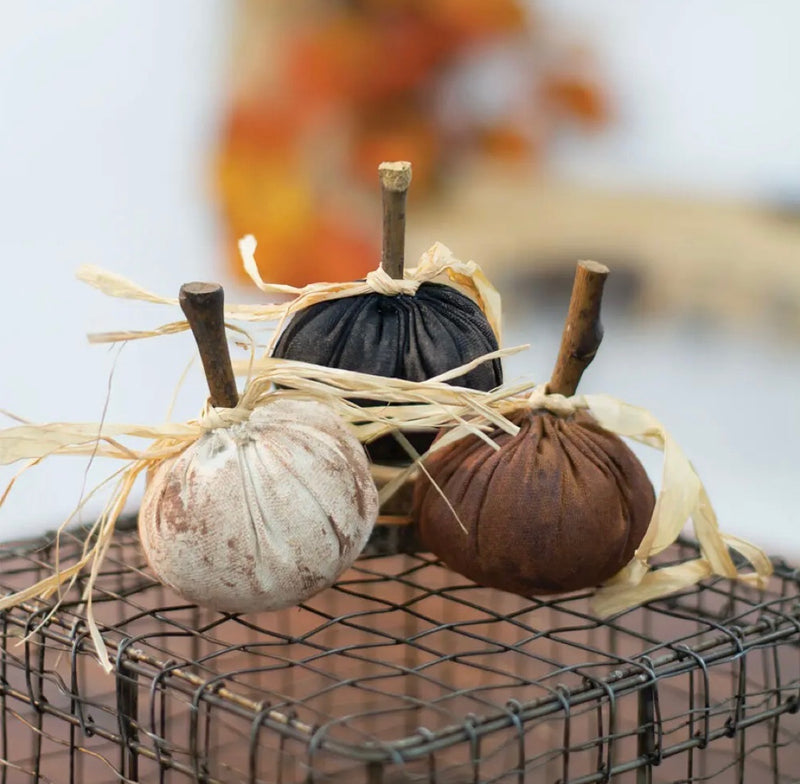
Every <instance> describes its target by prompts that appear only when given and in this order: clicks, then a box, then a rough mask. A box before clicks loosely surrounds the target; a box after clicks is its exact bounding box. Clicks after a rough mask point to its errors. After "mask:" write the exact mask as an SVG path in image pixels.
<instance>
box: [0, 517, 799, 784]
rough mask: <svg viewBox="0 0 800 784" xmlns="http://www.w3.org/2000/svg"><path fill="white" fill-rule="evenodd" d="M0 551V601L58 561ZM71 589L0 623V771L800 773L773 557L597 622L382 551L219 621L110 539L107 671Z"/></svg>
mask: <svg viewBox="0 0 800 784" xmlns="http://www.w3.org/2000/svg"><path fill="white" fill-rule="evenodd" d="M80 547H81V542H80V541H78V540H77V539H72V538H69V537H68V538H66V539H64V540H63V541H62V548H61V563H62V565H66V564H68V563H69V562H70V561H71V560H73V559H74V558H75V556H76V555H77V553H78V552H79V551H80ZM692 554H693V551H692V549H691V547H690V546H689V545H685V544H684V545H681V546H680V547H675V548H673V549H672V550H671V551H670V552H669V553H668V556H669V558H671V559H677V558H685V557H689V556H691V555H692ZM0 558H2V561H0V563H2V572H3V573H2V577H0V584H1V585H2V588H3V590H12V589H18V588H20V587H22V586H26V585H29V584H31V583H32V582H33V581H34V580H36V579H38V578H41V577H43V576H45V575H46V574H48V573H50V572H52V570H53V550H52V546H51V545H50V544H46V543H38V544H35V543H25V544H21V545H9V546H6V547H5V548H3V550H2V552H1V553H0ZM81 589H82V586H81V585H80V584H78V585H76V586H75V587H74V589H73V590H72V591H71V592H70V593H69V594H68V595H67V596H66V597H65V601H64V603H63V604H62V606H61V607H60V608H59V609H58V610H57V612H55V613H51V607H52V605H51V604H47V603H29V604H27V605H25V606H24V607H22V608H16V609H13V610H10V611H8V612H6V613H4V614H2V616H0V625H1V628H0V630H1V631H2V635H3V657H2V662H0V686H1V687H2V688H1V690H0V716H2V725H1V726H0V757H1V758H2V760H3V763H2V766H0V784H6V782H27V781H36V782H53V783H54V784H64V783H65V782H70V783H72V782H78V783H79V784H92V783H93V782H117V781H137V782H176V784H177V783H178V782H184V781H197V782H208V783H209V784H212V783H217V782H219V783H223V784H234V783H236V782H251V783H256V782H257V783H258V784H266V783H267V782H269V783H270V784H273V783H274V782H280V783H281V784H284V783H285V784H289V782H353V784H358V783H359V782H365V784H379V783H380V784H389V783H390V782H439V783H440V784H442V783H445V782H447V783H448V784H449V783H450V782H493V783H494V782H497V783H498V784H499V782H504V783H507V784H511V783H512V782H515V783H516V784H520V783H521V782H537V783H538V782H556V781H558V782H563V783H564V784H566V782H586V783H587V784H588V782H603V781H614V782H637V783H638V782H650V781H653V782H659V781H663V782H667V781H669V782H673V781H681V782H705V781H712V782H728V781H730V782H737V781H738V782H742V781H746V782H755V781H758V782H778V783H780V784H785V783H787V782H794V781H800V716H798V714H797V711H798V706H799V705H800V701H799V698H800V580H799V579H798V574H797V572H796V571H794V570H792V569H791V568H790V567H788V566H786V565H784V564H777V569H776V576H775V578H774V579H773V581H772V584H771V586H770V590H769V591H767V592H764V593H761V592H756V591H752V590H749V589H746V588H744V587H742V586H740V585H734V584H732V583H730V582H728V581H724V580H716V581H709V582H706V583H704V584H702V585H700V586H697V587H695V588H693V589H691V590H687V591H685V592H683V593H682V594H680V595H679V596H676V597H672V598H670V599H669V600H661V601H656V602H652V603H650V604H649V605H648V606H646V607H643V608H639V609H636V610H632V611H629V612H626V613H624V614H621V615H620V616H617V617H614V618H613V619H610V620H606V621H602V620H599V619H597V618H596V617H594V616H592V615H591V614H590V613H589V611H588V607H587V597H588V594H587V593H583V594H572V595H569V596H561V597H553V598H548V599H543V600H527V599H522V598H520V597H516V596H512V595H509V594H505V593H501V592H497V591H493V590H490V589H485V588H480V587H477V586H475V585H473V584H471V583H469V582H468V581H466V580H465V579H463V578H461V577H459V576H458V575H455V574H453V573H451V572H449V571H447V570H446V569H445V568H443V567H442V566H441V565H440V564H438V563H437V562H436V561H435V559H434V558H432V557H431V556H429V555H424V554H416V555H412V554H404V555H392V556H386V557H375V558H368V559H363V560H361V561H359V562H358V563H357V564H356V566H355V567H354V568H353V569H351V570H350V571H349V572H348V573H347V574H346V575H345V577H344V578H343V579H342V580H341V581H340V582H339V583H338V584H337V585H336V586H335V587H334V588H332V589H329V590H327V591H325V592H324V593H322V594H320V595H319V596H318V597H315V598H314V599H313V600H311V601H310V602H308V603H307V604H305V605H303V606H302V607H299V608H292V609H289V610H284V611H281V612H272V613H262V614H252V615H242V616H234V615H228V614H223V613H217V612H211V611H208V610H204V609H201V608H197V607H195V606H193V605H189V604H186V603H185V602H184V601H182V600H181V599H179V598H178V597H176V596H175V595H174V594H172V593H171V592H170V591H168V590H167V589H165V588H163V587H162V586H160V585H159V584H158V583H157V582H156V581H155V580H154V579H153V578H152V576H151V574H150V573H149V571H148V570H147V568H146V566H145V564H144V559H143V556H142V554H141V551H140V550H139V547H138V543H137V538H136V536H135V534H133V533H119V534H118V535H117V536H116V539H115V541H114V543H113V545H112V547H111V550H110V552H109V555H108V557H107V559H106V561H105V564H104V571H103V574H102V575H101V578H100V580H99V581H98V584H97V586H96V590H95V593H94V606H95V612H96V614H97V617H98V618H99V620H100V621H101V623H102V624H103V625H104V632H103V636H104V639H105V641H106V644H107V645H108V647H109V650H110V651H111V653H112V654H113V656H114V657H115V660H116V663H117V668H116V672H115V673H113V674H111V675H106V674H105V673H104V672H103V671H102V670H101V669H100V667H99V665H98V664H97V663H96V661H95V659H94V656H93V651H94V649H93V646H92V642H91V639H90V638H89V636H88V632H87V629H86V627H85V625H84V624H83V622H82V620H81V617H82V612H81V607H80V605H79V598H80V594H81ZM26 635H27V640H26V641H25V642H21V639H22V638H23V637H26Z"/></svg>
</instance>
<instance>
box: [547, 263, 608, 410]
mask: <svg viewBox="0 0 800 784" xmlns="http://www.w3.org/2000/svg"><path fill="white" fill-rule="evenodd" d="M608 272H609V269H608V267H606V266H605V264H600V263H598V262H596V261H579V262H578V267H577V269H576V270H575V280H574V281H573V284H572V297H571V298H570V301H569V311H568V312H567V320H566V321H565V322H564V331H563V333H562V334H561V348H560V350H559V352H558V359H557V360H556V365H555V368H554V369H553V375H552V376H551V377H550V383H549V384H548V385H547V391H548V392H549V393H550V394H553V395H566V396H567V397H570V396H572V395H574V394H575V390H576V389H577V388H578V383H579V382H580V380H581V376H582V375H583V371H584V370H586V368H587V367H589V365H590V363H591V361H592V360H593V359H594V355H595V354H596V353H597V349H598V348H600V342H601V341H602V340H603V325H602V324H601V323H600V302H601V300H602V298H603V286H604V285H605V282H606V278H607V277H608Z"/></svg>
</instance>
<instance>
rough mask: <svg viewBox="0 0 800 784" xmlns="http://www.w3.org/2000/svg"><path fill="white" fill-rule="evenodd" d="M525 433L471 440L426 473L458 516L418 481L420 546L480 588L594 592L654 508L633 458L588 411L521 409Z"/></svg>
mask: <svg viewBox="0 0 800 784" xmlns="http://www.w3.org/2000/svg"><path fill="white" fill-rule="evenodd" d="M508 418H509V419H510V420H511V421H513V422H514V423H515V424H517V425H519V426H520V428H521V430H520V432H519V433H518V434H517V435H516V436H511V435H509V434H507V433H504V432H503V431H499V430H498V431H495V432H492V433H491V434H490V435H491V437H492V439H493V440H494V441H495V442H496V443H497V444H498V445H499V446H500V450H499V451H495V450H493V449H492V448H491V447H490V446H489V445H488V444H486V443H485V442H484V441H482V440H481V439H478V438H476V437H474V436H468V437H466V438H464V439H462V440H460V441H458V442H455V443H454V444H452V445H450V446H448V447H445V448H444V449H442V450H440V451H438V452H435V453H433V454H432V455H430V456H429V457H428V458H427V460H426V461H425V466H426V468H427V470H428V472H429V473H430V475H431V477H432V478H433V479H434V480H435V481H436V484H437V485H438V487H439V488H440V489H441V490H442V491H443V493H444V495H445V496H446V497H447V499H448V501H449V502H450V503H451V504H452V505H453V507H454V509H455V511H456V513H457V514H458V517H459V519H460V520H461V522H462V523H463V525H464V526H465V527H466V529H467V533H465V532H464V531H463V530H462V529H461V527H460V526H459V524H458V521H457V520H456V518H455V517H454V515H453V513H452V511H451V510H450V509H449V508H448V507H447V504H446V503H445V501H444V500H443V498H442V497H441V495H440V493H439V492H438V491H437V490H436V488H435V487H434V486H433V484H432V483H431V481H430V480H429V479H428V478H427V477H426V476H425V475H424V474H422V473H421V474H420V476H419V479H418V480H417V484H416V487H415V493H414V517H415V520H416V522H417V525H418V529H419V535H420V538H421V541H422V542H423V544H424V545H425V546H426V547H427V548H428V549H430V551H431V552H433V553H434V554H435V555H437V556H438V557H439V558H441V559H442V560H443V561H444V562H445V563H446V564H447V566H448V567H450V568H451V569H453V570H454V571H456V572H459V573H460V574H463V575H464V576H466V577H469V578H470V579H471V580H474V581H475V582H477V583H480V584H482V585H486V586H490V587H494V588H500V589H502V590H506V591H511V592H513V593H517V594H522V595H523V596H533V595H536V594H549V593H561V592H566V591H574V590H579V589H583V588H589V587H592V586H595V585H598V584H600V583H602V582H603V581H605V580H607V579H609V578H610V577H612V576H613V575H614V574H615V573H616V572H618V571H619V570H620V569H621V568H622V567H623V566H625V565H626V564H627V563H628V562H629V561H630V559H631V558H632V557H633V554H634V551H635V550H636V548H637V546H638V545H639V543H640V542H641V540H642V538H643V537H644V534H645V531H646V530H647V527H648V525H649V523H650V518H651V516H652V513H653V507H654V505H655V493H654V491H653V486H652V484H651V483H650V480H649V479H648V477H647V474H646V473H645V470H644V468H643V467H642V465H641V463H640V462H639V461H638V459H637V458H636V456H635V455H634V454H633V452H631V450H630V449H629V448H628V447H627V446H626V445H625V443H624V442H623V441H622V440H621V439H620V438H619V437H617V436H616V435H614V434H612V433H609V432H608V431H606V430H604V429H603V428H601V427H600V426H599V425H598V424H597V422H596V421H595V420H594V419H593V418H592V417H591V416H590V415H589V414H587V413H585V412H579V413H577V414H574V415H572V416H570V417H566V418H561V417H559V416H556V415H554V414H551V413H549V412H546V411H531V410H528V409H525V410H520V411H518V412H515V413H514V414H512V415H510V416H509V417H508Z"/></svg>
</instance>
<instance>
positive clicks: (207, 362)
mask: <svg viewBox="0 0 800 784" xmlns="http://www.w3.org/2000/svg"><path fill="white" fill-rule="evenodd" d="M178 302H179V303H180V306H181V310H182V311H183V312H184V314H185V316H186V320H187V321H188V322H189V326H190V327H191V328H192V334H193V335H194V339H195V342H196V343H197V349H198V351H199V352H200V359H202V360H203V370H204V371H205V374H206V381H207V382H208V391H209V392H210V393H211V405H212V406H214V407H215V408H235V407H236V404H237V403H238V402H239V393H238V392H237V390H236V379H235V378H234V375H233V366H232V365H231V355H230V352H229V351H228V341H227V340H226V339H225V312H224V304H225V292H224V291H223V290H222V286H220V285H219V283H184V284H183V286H181V291H180V294H179V296H178Z"/></svg>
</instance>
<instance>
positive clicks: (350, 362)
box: [273, 283, 503, 391]
mask: <svg viewBox="0 0 800 784" xmlns="http://www.w3.org/2000/svg"><path fill="white" fill-rule="evenodd" d="M496 350H497V339H496V337H495V335H494V332H493V331H492V328H491V327H490V326H489V323H488V321H487V320H486V317H485V316H484V314H483V312H482V311H481V309H480V308H479V307H478V305H476V304H475V302H473V301H472V300H471V299H470V298H469V297H467V296H465V295H464V294H461V292H459V291H457V290H456V289H454V288H453V287H452V286H447V285H441V284H437V283H423V284H421V285H420V287H419V288H418V290H417V292H416V294H414V295H408V294H397V295H394V296H387V295H385V294H377V293H376V294H365V295H363V296H359V297H344V298H342V299H333V300H328V301H326V302H320V303H317V304H316V305H312V306H311V307H309V308H307V309H306V310H304V311H301V312H299V313H298V314H297V315H295V316H294V318H293V319H292V320H291V322H290V323H289V325H288V326H287V327H286V329H285V330H284V332H283V333H282V334H281V336H280V338H279V339H278V342H277V343H276V346H275V350H274V352H273V353H274V356H276V357H284V358H287V359H295V360H301V361H303V362H312V363H314V364H315V365H325V366H327V367H336V368H342V369H344V370H355V371H360V372H364V373H371V374H373V375H376V376H389V377H392V378H403V379H408V380H410V381H424V380H425V379H428V378H432V377H433V376H437V375H439V374H440V373H444V372H446V371H448V370H452V369H453V368H455V367H458V366H459V365H463V364H465V363H467V362H469V361H471V360H473V359H475V358H476V357H479V356H481V355H483V354H488V353H489V352H491V351H496ZM502 381H503V376H502V368H501V366H500V360H491V361H489V362H485V363H483V364H482V365H480V366H479V367H477V368H475V369H474V370H472V371H470V372H469V373H467V374H466V375H464V376H462V377H460V378H457V379H454V380H453V381H451V382H450V383H452V384H455V385H457V386H466V387H470V388H471V389H480V390H484V391H488V390H490V389H494V388H495V387H497V386H499V385H500V384H501V383H502Z"/></svg>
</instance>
